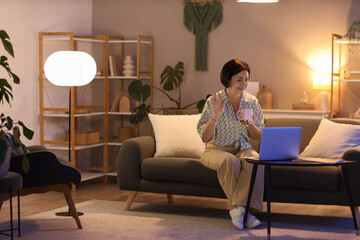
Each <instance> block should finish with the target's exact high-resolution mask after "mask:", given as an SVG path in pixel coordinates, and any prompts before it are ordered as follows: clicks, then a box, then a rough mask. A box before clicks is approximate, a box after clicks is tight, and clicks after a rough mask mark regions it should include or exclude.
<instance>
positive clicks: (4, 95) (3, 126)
mask: <svg viewBox="0 0 360 240" xmlns="http://www.w3.org/2000/svg"><path fill="white" fill-rule="evenodd" d="M0 39H1V42H2V45H3V47H4V49H5V51H6V52H7V53H8V54H10V55H11V56H12V57H13V58H14V50H13V47H12V44H11V42H10V37H9V35H8V34H7V33H6V31H4V30H0ZM0 66H1V68H3V69H5V71H6V73H7V74H8V77H9V78H8V79H6V78H5V77H2V76H0V102H1V104H4V102H5V101H6V102H7V103H8V104H9V105H10V106H11V100H12V99H13V94H12V86H11V84H10V83H11V82H13V83H14V84H19V83H20V78H19V77H18V76H17V75H16V74H15V73H13V72H12V70H11V69H10V66H9V63H8V58H7V57H6V56H5V55H2V54H1V56H0ZM16 125H19V126H20V127H21V128H22V130H23V131H22V133H23V135H24V136H25V137H26V138H27V139H29V140H31V139H32V137H33V135H34V132H33V131H32V130H30V129H29V128H27V127H26V126H25V124H24V123H23V122H22V121H18V122H14V121H13V120H12V118H11V117H10V116H7V115H6V114H5V113H1V114H0V165H1V164H2V163H3V161H4V158H5V152H6V149H7V147H8V144H7V143H6V141H5V134H6V133H7V132H9V131H11V130H12V133H13V141H14V146H15V147H16V148H22V149H23V151H24V152H26V150H25V146H24V145H23V144H22V142H21V140H20V136H21V133H20V129H19V127H18V126H16ZM22 168H23V170H24V172H27V171H28V170H29V161H28V159H27V158H26V154H24V158H23V162H22Z"/></svg>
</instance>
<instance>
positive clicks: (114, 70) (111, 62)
mask: <svg viewBox="0 0 360 240" xmlns="http://www.w3.org/2000/svg"><path fill="white" fill-rule="evenodd" d="M109 70H110V76H112V77H114V76H117V75H118V73H117V67H116V58H115V56H109Z"/></svg>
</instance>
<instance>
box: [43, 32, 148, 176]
mask: <svg viewBox="0 0 360 240" xmlns="http://www.w3.org/2000/svg"><path fill="white" fill-rule="evenodd" d="M83 45H85V46H83ZM112 45H116V46H117V47H116V48H115V49H113V48H112ZM127 45H134V46H135V49H136V50H135V52H131V51H130V53H129V52H127V50H126V48H127V47H126V46H127ZM144 45H145V46H148V53H146V54H145V55H146V56H142V46H144ZM60 50H67V51H75V50H80V51H85V52H87V53H89V54H90V55H92V56H93V57H94V59H95V61H96V64H97V67H98V69H101V70H102V75H101V76H97V77H95V79H94V80H93V81H92V82H91V83H90V84H89V85H91V84H95V86H92V85H91V86H90V88H91V89H92V90H94V89H97V90H98V89H100V88H102V92H101V93H96V94H95V93H92V94H90V95H91V96H89V101H90V104H87V105H81V104H78V102H79V100H82V99H81V96H79V91H81V88H83V87H81V88H79V87H71V88H70V91H69V92H70V93H69V94H71V103H70V104H71V112H70V121H71V129H70V132H71V161H72V165H73V166H74V167H76V168H78V169H80V170H85V171H86V173H84V174H86V176H87V177H86V178H85V177H84V178H83V179H84V180H87V179H90V178H91V176H93V177H101V176H105V182H107V176H108V173H109V172H110V171H111V172H114V170H115V169H116V167H115V165H114V164H112V165H111V164H109V157H110V158H111V157H112V154H111V153H109V146H111V147H113V146H115V147H119V146H121V143H119V142H115V141H113V140H112V137H110V132H111V127H113V126H115V125H116V124H117V125H118V126H124V125H126V123H128V118H129V116H130V115H131V112H110V104H109V103H110V102H112V100H113V99H111V97H110V96H112V95H113V91H114V89H116V88H114V87H113V82H118V83H117V84H118V85H120V88H119V89H118V90H120V91H126V90H127V88H126V87H127V85H128V84H129V83H130V82H131V81H133V80H135V79H138V80H142V81H144V83H145V82H146V83H148V84H150V86H152V79H153V70H152V69H153V38H152V37H151V36H142V35H138V36H137V39H136V40H124V38H123V37H121V36H107V35H89V36H75V35H74V34H73V33H72V32H41V33H39V100H40V101H39V102H40V144H41V145H45V146H46V147H47V148H48V149H51V150H60V151H68V144H69V141H68V140H66V139H65V137H64V134H62V135H63V137H60V140H59V139H58V138H59V137H57V136H55V135H53V136H52V135H51V134H50V137H49V139H48V136H49V132H52V131H53V129H52V128H51V124H48V122H49V121H50V122H51V119H53V121H56V122H62V124H63V125H64V129H66V130H67V128H66V126H67V123H68V118H69V114H68V107H67V106H66V105H67V104H68V101H66V97H63V96H60V99H59V96H57V98H56V96H55V99H52V98H53V97H54V96H53V95H56V94H52V93H51V92H50V93H48V92H47V88H50V85H51V84H50V83H47V81H46V78H45V76H44V70H43V66H44V63H45V60H46V58H47V57H48V56H49V55H50V54H51V53H52V52H55V51H60ZM115 54H116V55H117V56H118V57H119V60H120V61H119V65H118V66H119V73H120V74H119V75H118V76H110V75H109V56H112V55H115ZM127 54H135V55H134V56H136V60H135V63H136V75H135V76H131V77H125V76H123V75H122V74H121V73H122V66H123V61H124V56H125V55H127ZM142 61H145V62H146V63H147V68H146V69H144V68H143V66H142ZM62 88H63V87H62ZM62 91H64V88H63V89H62ZM94 91H95V90H94ZM100 91H101V90H100ZM101 94H102V96H99V95H101ZM57 95H59V94H57ZM63 95H66V91H64V94H63ZM64 99H65V100H64ZM46 100H47V101H46ZM149 101H150V104H152V96H151V97H150V100H149ZM58 103H63V105H65V107H64V106H58ZM82 109H88V110H89V112H84V113H78V112H79V110H82ZM113 118H114V119H113ZM119 118H120V119H119ZM54 119H55V120H54ZM86 120H87V121H88V122H89V124H90V125H93V123H92V122H93V121H95V122H96V129H98V128H99V131H100V133H101V137H100V142H99V143H97V144H89V145H75V134H76V130H77V129H78V128H79V126H82V125H83V123H84V122H86ZM48 125H50V127H49V126H48ZM115 127H116V126H115ZM64 132H65V131H63V133H64ZM45 133H47V134H45ZM60 135H61V134H60ZM93 148H99V149H101V150H102V152H103V153H102V159H101V166H92V165H91V164H89V165H88V166H80V165H79V164H78V159H77V151H79V150H89V149H93ZM113 157H114V158H115V157H116V156H113ZM89 171H90V172H100V173H101V174H95V173H94V174H90V172H89Z"/></svg>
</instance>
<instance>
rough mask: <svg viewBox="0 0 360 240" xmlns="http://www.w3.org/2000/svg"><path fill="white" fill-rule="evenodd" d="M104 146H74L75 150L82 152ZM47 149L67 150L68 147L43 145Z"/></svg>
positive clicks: (97, 144) (100, 144) (102, 144)
mask: <svg viewBox="0 0 360 240" xmlns="http://www.w3.org/2000/svg"><path fill="white" fill-rule="evenodd" d="M102 146H105V143H96V144H89V145H76V146H75V150H83V149H89V148H95V147H102ZM45 147H46V148H47V149H50V150H65V151H68V150H69V146H67V145H45Z"/></svg>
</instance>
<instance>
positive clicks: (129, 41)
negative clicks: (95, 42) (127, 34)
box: [109, 40, 151, 45]
mask: <svg viewBox="0 0 360 240" xmlns="http://www.w3.org/2000/svg"><path fill="white" fill-rule="evenodd" d="M109 43H134V44H137V43H138V41H137V40H109ZM140 43H142V44H149V45H151V41H144V40H141V41H140Z"/></svg>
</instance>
